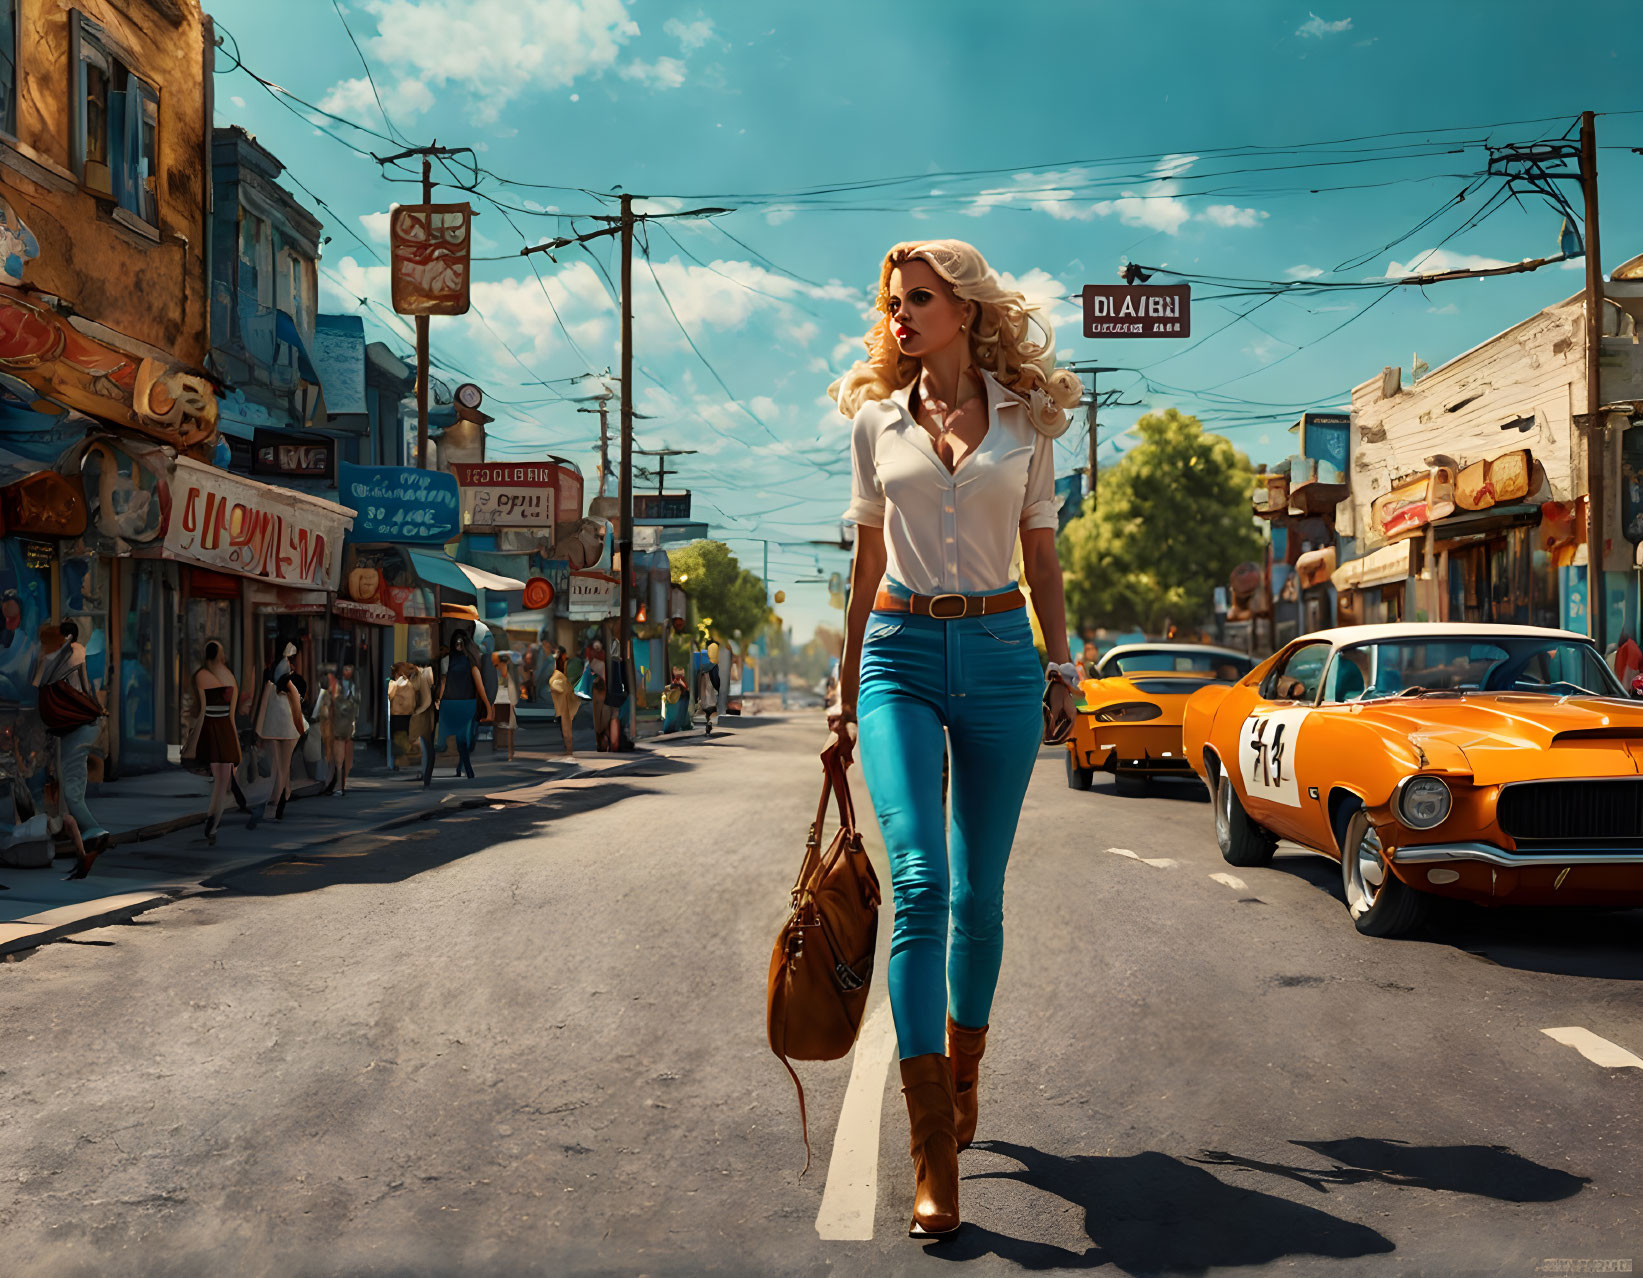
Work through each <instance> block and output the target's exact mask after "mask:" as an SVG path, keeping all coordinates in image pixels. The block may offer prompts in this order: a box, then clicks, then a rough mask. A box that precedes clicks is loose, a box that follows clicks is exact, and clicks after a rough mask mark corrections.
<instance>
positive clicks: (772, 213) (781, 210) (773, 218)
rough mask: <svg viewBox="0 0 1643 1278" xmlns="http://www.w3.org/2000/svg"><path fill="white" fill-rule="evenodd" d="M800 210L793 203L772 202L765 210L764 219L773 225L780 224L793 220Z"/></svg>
mask: <svg viewBox="0 0 1643 1278" xmlns="http://www.w3.org/2000/svg"><path fill="white" fill-rule="evenodd" d="M798 211H799V210H798V209H797V208H795V207H794V206H793V205H791V204H772V205H771V206H770V207H769V208H767V209H766V210H765V211H764V220H765V221H766V222H767V223H769V224H770V225H771V226H780V225H781V224H782V223H783V222H789V221H792V219H793V215H794V214H795V213H797V212H798Z"/></svg>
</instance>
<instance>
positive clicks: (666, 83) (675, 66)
mask: <svg viewBox="0 0 1643 1278" xmlns="http://www.w3.org/2000/svg"><path fill="white" fill-rule="evenodd" d="M617 74H618V75H620V76H621V77H622V78H623V79H624V80H637V81H638V82H639V83H640V84H646V85H649V86H650V87H651V88H652V89H677V88H679V87H680V86H681V85H683V84H684V82H685V64H684V63H683V62H681V61H679V59H678V58H657V59H656V61H654V62H646V61H644V60H643V59H642V58H635V59H634V60H633V61H632V62H629V63H627V64H626V65H625V66H623V67H622V68H621V70H620V71H618V72H617Z"/></svg>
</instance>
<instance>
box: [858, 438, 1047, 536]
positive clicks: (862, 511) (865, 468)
mask: <svg viewBox="0 0 1643 1278" xmlns="http://www.w3.org/2000/svg"><path fill="white" fill-rule="evenodd" d="M871 420H872V415H871V414H868V413H858V414H856V420H855V421H854V423H853V424H852V425H851V429H850V505H849V506H848V507H847V508H846V510H845V512H844V518H845V522H846V523H852V524H865V525H867V526H868V527H869V528H882V527H884V490H883V488H881V487H880V486H879V477H878V469H877V467H876V466H875V464H874V461H873V437H874V433H875V432H874V431H873V430H872V427H871ZM1052 482H1053V481H1052Z"/></svg>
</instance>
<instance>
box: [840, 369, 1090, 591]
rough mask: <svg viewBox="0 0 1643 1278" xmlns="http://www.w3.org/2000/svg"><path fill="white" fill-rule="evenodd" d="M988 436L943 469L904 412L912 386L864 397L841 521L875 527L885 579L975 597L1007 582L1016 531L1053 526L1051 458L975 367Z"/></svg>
mask: <svg viewBox="0 0 1643 1278" xmlns="http://www.w3.org/2000/svg"><path fill="white" fill-rule="evenodd" d="M981 377H982V381H983V383H984V385H985V389H986V393H987V433H986V435H984V436H983V437H982V440H981V443H980V444H979V445H978V446H977V448H976V450H975V451H974V452H972V453H969V454H967V455H966V456H965V457H964V458H962V459H961V460H960V462H959V464H958V470H957V471H956V472H949V471H948V469H947V466H946V463H944V462H943V461H942V460H941V457H940V455H939V454H938V453H937V452H936V447H935V441H934V440H933V439H931V437H930V432H929V431H927V430H925V429H924V427H923V426H921V425H919V423H918V422H917V421H916V420H915V419H914V417H913V414H912V413H911V411H909V409H908V399H909V397H910V396H911V394H912V389H913V388H912V386H911V385H909V386H905V387H903V388H902V389H901V390H898V391H896V392H894V393H893V394H892V395H890V396H889V398H887V399H878V400H869V401H868V402H867V403H865V404H863V405H862V406H861V408H860V409H859V410H857V412H856V416H855V420H854V422H853V423H852V426H851V435H850V461H851V486H850V487H851V500H850V507H849V509H848V510H846V511H845V513H844V517H845V519H847V520H849V521H850V522H852V523H856V524H866V525H868V526H869V527H882V528H883V529H884V545H885V551H886V555H887V563H886V566H885V572H886V575H887V576H889V577H891V578H892V579H894V580H896V581H899V582H900V583H901V584H902V585H904V586H906V587H907V588H908V589H909V590H911V591H913V593H914V594H920V595H939V594H947V593H952V592H958V593H962V594H979V593H982V592H984V591H989V590H1001V589H1003V588H1004V587H1006V586H1009V585H1012V584H1013V583H1014V581H1015V578H1014V577H1013V576H1011V573H1010V561H1011V559H1012V558H1013V556H1014V552H1015V540H1016V532H1017V530H1018V529H1026V528H1054V527H1055V526H1056V523H1057V520H1058V517H1059V513H1060V503H1059V502H1058V501H1057V500H1056V496H1055V456H1054V453H1053V451H1052V448H1053V445H1052V442H1051V440H1050V438H1049V436H1047V435H1041V434H1040V433H1039V432H1038V431H1036V430H1034V429H1033V425H1032V422H1031V421H1030V420H1028V417H1027V405H1026V403H1025V402H1024V401H1023V400H1022V399H1021V398H1020V397H1019V396H1017V395H1016V394H1014V393H1013V392H1012V391H1009V390H1006V389H1005V388H1004V387H1003V386H1001V385H1000V384H999V383H998V381H997V380H996V379H995V378H994V377H993V375H992V374H991V373H988V372H985V371H983V372H982V374H981Z"/></svg>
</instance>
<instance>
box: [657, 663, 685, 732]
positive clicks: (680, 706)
mask: <svg viewBox="0 0 1643 1278" xmlns="http://www.w3.org/2000/svg"><path fill="white" fill-rule="evenodd" d="M662 731H663V732H689V731H690V685H689V684H687V683H686V682H685V672H684V670H683V668H681V667H679V666H674V667H673V674H672V675H671V676H670V677H669V678H668V681H667V687H665V688H663V689H662Z"/></svg>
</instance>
